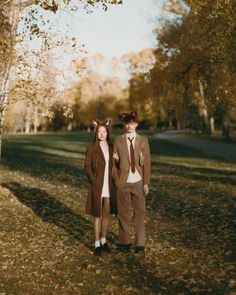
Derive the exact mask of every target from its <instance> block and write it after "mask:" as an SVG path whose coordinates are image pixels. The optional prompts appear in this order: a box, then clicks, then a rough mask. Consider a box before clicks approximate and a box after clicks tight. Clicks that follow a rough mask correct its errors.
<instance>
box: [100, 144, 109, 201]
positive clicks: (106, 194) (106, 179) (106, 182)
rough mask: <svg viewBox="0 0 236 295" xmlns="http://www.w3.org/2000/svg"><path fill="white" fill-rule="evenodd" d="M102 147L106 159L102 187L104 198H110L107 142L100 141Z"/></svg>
mask: <svg viewBox="0 0 236 295" xmlns="http://www.w3.org/2000/svg"><path fill="white" fill-rule="evenodd" d="M100 147H101V149H102V152H103V155H104V158H105V163H106V164H105V171H104V178H103V186H102V195H101V197H102V198H109V197H110V192H109V146H108V143H107V142H106V141H100Z"/></svg>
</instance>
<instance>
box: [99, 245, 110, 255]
mask: <svg viewBox="0 0 236 295" xmlns="http://www.w3.org/2000/svg"><path fill="white" fill-rule="evenodd" d="M101 248H102V251H103V252H107V253H111V248H110V247H109V245H108V244H107V243H105V244H103V245H102V246H101Z"/></svg>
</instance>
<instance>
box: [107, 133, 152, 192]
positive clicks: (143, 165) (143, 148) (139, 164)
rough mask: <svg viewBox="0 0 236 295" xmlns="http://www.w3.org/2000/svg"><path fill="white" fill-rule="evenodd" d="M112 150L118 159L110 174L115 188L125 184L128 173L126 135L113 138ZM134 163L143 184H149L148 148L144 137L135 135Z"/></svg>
mask: <svg viewBox="0 0 236 295" xmlns="http://www.w3.org/2000/svg"><path fill="white" fill-rule="evenodd" d="M114 151H116V152H117V154H118V157H119V161H118V162H117V163H116V165H114V167H113V171H112V175H113V178H114V180H115V184H116V186H117V188H121V187H123V186H124V185H125V184H126V181H127V179H128V175H129V169H130V162H129V151H128V146H127V142H126V135H125V134H123V135H121V136H118V137H116V138H115V141H114ZM134 157H135V164H136V168H137V170H138V172H139V174H140V175H141V177H142V180H143V185H144V184H148V185H149V184H150V148H149V144H148V140H147V138H146V137H144V136H141V135H139V134H137V135H136V139H135V145H134Z"/></svg>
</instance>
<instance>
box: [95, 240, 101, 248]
mask: <svg viewBox="0 0 236 295" xmlns="http://www.w3.org/2000/svg"><path fill="white" fill-rule="evenodd" d="M100 246H101V245H100V241H99V240H98V241H95V248H97V247H100Z"/></svg>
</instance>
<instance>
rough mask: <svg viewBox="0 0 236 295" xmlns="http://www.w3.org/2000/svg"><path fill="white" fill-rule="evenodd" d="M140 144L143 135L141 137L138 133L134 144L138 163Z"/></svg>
mask: <svg viewBox="0 0 236 295" xmlns="http://www.w3.org/2000/svg"><path fill="white" fill-rule="evenodd" d="M140 144H141V137H140V135H138V134H136V138H135V145H134V153H135V162H136V163H138V161H139V154H138V151H139V150H140V148H139V146H140Z"/></svg>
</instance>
